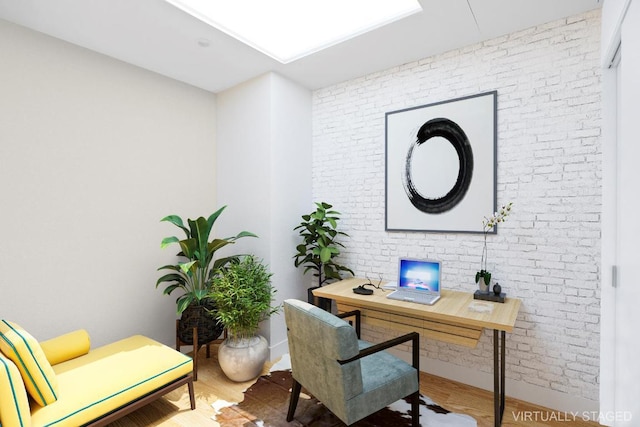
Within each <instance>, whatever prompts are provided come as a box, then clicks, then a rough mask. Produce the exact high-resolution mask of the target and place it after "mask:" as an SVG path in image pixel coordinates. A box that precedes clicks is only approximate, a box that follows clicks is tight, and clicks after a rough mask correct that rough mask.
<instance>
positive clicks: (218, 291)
mask: <svg viewBox="0 0 640 427" xmlns="http://www.w3.org/2000/svg"><path fill="white" fill-rule="evenodd" d="M271 275H272V274H271V273H270V272H269V271H268V270H267V267H266V266H265V265H264V264H263V263H262V262H261V261H259V260H257V259H256V258H255V257H253V256H252V255H247V256H244V257H243V258H242V260H239V259H235V260H232V261H231V262H229V263H228V264H227V265H226V266H224V267H221V268H220V269H219V270H218V272H217V274H216V275H215V276H214V278H213V285H212V287H211V291H210V293H209V297H210V298H211V299H212V300H213V302H214V304H215V306H216V313H215V314H216V318H217V319H218V321H219V322H220V323H222V324H223V325H224V327H225V328H226V330H227V332H228V334H229V335H230V337H231V339H234V340H240V339H244V338H250V337H252V336H254V335H255V334H256V333H257V332H258V327H259V324H260V322H262V321H263V320H265V319H267V318H268V317H269V316H271V315H272V314H274V313H277V312H278V311H279V310H280V306H276V307H272V306H271V302H272V301H273V299H274V294H275V292H276V290H275V288H273V287H272V286H271Z"/></svg>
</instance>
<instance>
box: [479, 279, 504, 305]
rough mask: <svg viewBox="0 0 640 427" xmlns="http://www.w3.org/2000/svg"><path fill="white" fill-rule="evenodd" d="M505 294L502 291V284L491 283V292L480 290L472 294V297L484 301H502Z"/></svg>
mask: <svg viewBox="0 0 640 427" xmlns="http://www.w3.org/2000/svg"><path fill="white" fill-rule="evenodd" d="M506 296H507V295H506V294H505V293H504V292H502V286H500V283H497V282H496V284H495V285H493V292H482V291H480V290H478V291H476V292H475V293H474V294H473V299H479V300H484V301H493V302H504V299H505V298H506Z"/></svg>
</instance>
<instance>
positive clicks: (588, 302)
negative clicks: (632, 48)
mask: <svg viewBox="0 0 640 427" xmlns="http://www.w3.org/2000/svg"><path fill="white" fill-rule="evenodd" d="M599 31H600V11H599V10H595V11H592V12H588V13H586V14H582V15H579V16H574V17H570V18H567V19H563V20H559V21H554V22H551V23H548V24H545V25H540V26H538V27H535V28H530V29H526V30H523V31H519V32H517V33H513V34H510V35H507V36H503V37H499V38H496V39H493V40H489V41H486V42H484V43H480V44H476V45H472V46H468V47H464V48H461V49H458V50H454V51H451V52H446V53H443V54H441V55H437V56H433V57H430V58H425V59H423V60H420V61H417V62H412V63H408V64H404V65H402V66H398V67H394V68H392V69H389V70H385V71H382V72H378V73H375V74H371V75H367V76H363V77H360V78H358V79H355V80H351V81H347V82H344V83H340V84H337V85H335V86H331V87H327V88H324V89H321V90H317V91H316V92H315V93H314V97H313V98H314V100H313V198H314V200H316V201H320V200H323V201H328V202H330V203H333V204H334V205H335V207H336V209H337V210H339V211H340V212H342V214H343V215H342V216H343V219H342V223H341V224H342V229H343V230H344V231H346V232H347V233H349V235H350V237H349V238H348V239H345V241H344V243H345V244H346V246H347V248H346V250H345V251H344V253H343V255H342V257H343V258H342V260H343V261H344V263H345V264H347V265H349V266H350V267H352V268H353V269H354V271H355V272H356V275H358V276H364V275H369V276H370V277H374V278H377V277H378V275H380V274H382V275H383V277H384V278H385V279H393V278H394V277H395V274H396V269H397V265H396V263H397V258H398V257H399V256H410V257H427V256H429V257H435V258H439V259H441V260H442V261H443V264H444V275H443V281H444V284H445V286H446V287H448V288H453V289H460V290H465V291H469V292H472V291H473V290H475V288H476V285H475V283H473V277H474V274H475V272H476V270H477V269H478V267H479V264H480V256H481V253H482V235H481V234H478V235H476V234H471V235H469V234H456V233H421V232H385V231H384V211H385V209H384V208H385V207H384V203H385V194H384V191H385V190H384V189H385V187H384V185H385V182H384V181H385V179H384V177H385V164H384V154H385V152H384V151H385V140H384V134H385V129H384V117H385V113H386V112H389V111H395V110H399V109H402V108H408V107H414V106H419V105H424V104H429V103H433V102H438V101H443V100H447V99H452V98H457V97H461V96H466V95H473V94H477V93H482V92H487V91H491V90H497V91H498V204H499V205H501V204H504V203H506V202H508V201H513V202H514V211H513V214H512V215H511V217H510V218H509V219H508V221H507V222H506V223H505V224H504V225H501V226H500V230H499V233H498V234H497V235H493V236H489V268H490V269H491V270H492V271H493V273H494V277H496V278H497V280H498V281H499V282H500V283H501V284H502V285H503V288H504V289H505V291H506V292H507V293H508V295H511V296H515V297H518V298H521V299H522V302H523V304H522V308H521V311H520V315H519V317H518V321H517V323H516V329H515V331H514V332H513V334H510V336H509V338H508V340H507V346H508V347H507V377H508V379H510V380H514V381H522V382H525V383H528V384H532V385H536V386H541V387H544V388H546V389H551V390H554V391H558V392H561V393H568V394H571V395H574V396H579V397H581V398H584V399H588V400H594V401H595V400H597V398H598V387H599V386H598V372H599V342H600V338H599V317H600V314H599V298H600V296H599V295H600V293H599V283H600V271H599V264H600V212H601V201H600V195H601V182H600V180H601V166H600V155H601V146H600V122H601V107H600V95H601V88H600V69H599V64H598V58H599V52H600V50H599V49H600V46H599V42H600V41H599V37H600V32H599ZM486 214H487V215H488V214H489V213H486ZM482 215H484V214H482V213H479V217H478V221H481V219H482ZM369 333H370V334H371V333H372V332H369ZM377 333H378V334H379V333H380V332H379V331H378V332H377ZM383 335H384V333H383ZM422 351H423V355H426V356H427V357H429V358H433V359H438V360H442V361H447V362H449V363H453V364H457V365H461V366H471V367H473V368H475V369H478V370H481V371H484V372H491V369H492V364H491V360H492V359H491V357H492V343H491V336H490V334H489V333H488V332H486V333H485V334H484V336H483V337H482V339H481V341H480V343H479V345H478V347H477V348H476V349H474V350H472V351H469V350H468V349H461V348H459V347H456V346H453V345H448V344H444V343H438V342H431V341H430V342H428V343H425V342H423V350H422Z"/></svg>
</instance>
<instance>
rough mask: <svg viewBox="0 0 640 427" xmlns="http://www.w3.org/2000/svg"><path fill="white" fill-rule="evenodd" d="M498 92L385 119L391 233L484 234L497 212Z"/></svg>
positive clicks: (387, 209)
mask: <svg viewBox="0 0 640 427" xmlns="http://www.w3.org/2000/svg"><path fill="white" fill-rule="evenodd" d="M496 111H497V92H496V91H492V92H486V93H481V94H477V95H472V96H466V97H462V98H457V99H452V100H447V101H442V102H436V103H433V104H428V105H422V106H418V107H412V108H406V109H403V110H398V111H392V112H388V113H386V115H385V131H386V132H385V136H386V139H385V142H386V163H385V167H386V175H385V180H386V186H385V188H386V193H385V196H386V197H385V230H388V231H405V230H409V231H439V232H452V231H454V232H468V233H480V232H481V231H482V230H481V229H480V227H479V224H478V223H477V221H476V216H475V212H477V210H478V209H480V210H481V211H490V210H495V207H496V152H497V140H498V138H497V113H496Z"/></svg>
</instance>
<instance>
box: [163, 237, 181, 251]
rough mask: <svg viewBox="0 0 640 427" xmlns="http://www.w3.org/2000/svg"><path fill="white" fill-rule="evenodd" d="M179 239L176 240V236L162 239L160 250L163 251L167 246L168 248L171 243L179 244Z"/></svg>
mask: <svg viewBox="0 0 640 427" xmlns="http://www.w3.org/2000/svg"><path fill="white" fill-rule="evenodd" d="M179 241H180V239H178V238H177V237H176V236H171V237H165V238H164V239H162V242H161V243H160V248H161V249H164V248H166V247H167V246H169V245H170V244H172V243H176V242H179Z"/></svg>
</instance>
